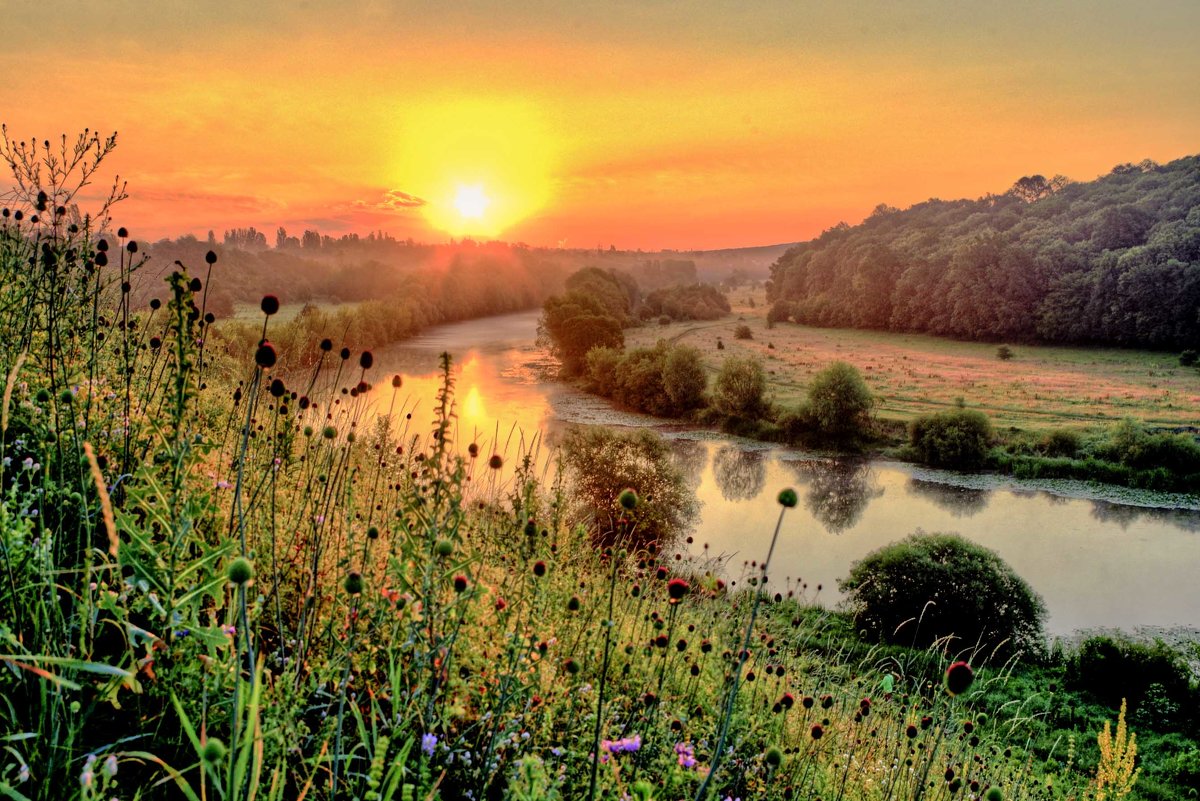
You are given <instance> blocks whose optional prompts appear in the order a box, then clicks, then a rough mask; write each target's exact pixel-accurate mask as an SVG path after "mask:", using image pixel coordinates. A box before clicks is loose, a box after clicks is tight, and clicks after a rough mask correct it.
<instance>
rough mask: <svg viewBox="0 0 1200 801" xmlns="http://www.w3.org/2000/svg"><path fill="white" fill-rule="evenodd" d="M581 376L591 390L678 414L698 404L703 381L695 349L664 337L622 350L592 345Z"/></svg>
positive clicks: (642, 407)
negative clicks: (673, 343)
mask: <svg viewBox="0 0 1200 801" xmlns="http://www.w3.org/2000/svg"><path fill="white" fill-rule="evenodd" d="M585 379H586V386H587V388H588V390H589V391H591V392H595V393H596V394H598V395H602V396H604V397H606V398H612V399H613V400H615V401H616V402H618V403H620V404H621V405H623V406H626V407H628V408H630V409H636V410H637V411H640V412H646V413H647V414H653V415H658V416H663V417H679V416H683V415H686V414H688V413H689V412H690V411H692V410H694V409H698V408H701V407H703V406H704V403H705V396H704V391H705V388H706V386H707V382H708V378H707V376H706V375H705V372H704V366H703V363H702V361H701V358H700V353H699V351H697V350H696V349H695V348H692V347H690V346H687V345H671V344H669V343H667V342H665V341H659V342H658V344H657V345H655V346H654V347H653V348H634V349H633V350H630V351H625V352H622V351H620V350H617V349H616V348H609V347H597V348H593V349H592V350H591V351H589V352H588V355H587V370H586V373H585Z"/></svg>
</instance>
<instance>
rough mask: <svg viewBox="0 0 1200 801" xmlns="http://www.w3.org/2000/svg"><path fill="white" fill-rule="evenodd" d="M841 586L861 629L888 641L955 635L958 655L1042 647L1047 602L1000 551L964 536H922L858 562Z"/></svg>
mask: <svg viewBox="0 0 1200 801" xmlns="http://www.w3.org/2000/svg"><path fill="white" fill-rule="evenodd" d="M838 587H839V589H840V590H841V591H842V592H843V593H846V595H847V598H846V601H845V604H846V606H847V607H848V609H849V611H850V612H851V613H853V615H854V620H855V625H856V626H857V627H858V628H859V629H861V630H864V631H866V632H867V633H868V634H870V635H872V636H874V637H878V638H880V639H883V640H886V641H888V642H892V643H897V644H903V645H914V646H917V647H923V646H928V645H930V644H931V643H933V642H934V641H935V640H938V639H940V638H942V637H948V636H951V635H953V636H954V637H955V638H956V639H955V640H954V641H953V642H952V643H951V644H950V650H952V651H954V650H958V649H961V648H965V647H972V646H975V645H976V644H978V645H980V646H981V647H982V649H983V653H984V654H987V655H991V654H993V653H994V654H997V655H999V656H1007V655H1009V654H1011V653H1013V652H1015V651H1033V652H1040V650H1041V649H1042V623H1043V620H1044V619H1045V616H1046V608H1045V606H1044V604H1043V603H1042V599H1041V598H1040V597H1039V596H1038V595H1037V593H1035V592H1034V591H1033V590H1032V589H1030V587H1029V585H1028V584H1026V583H1025V581H1024V580H1022V579H1021V578H1020V577H1019V576H1018V575H1017V574H1016V573H1014V572H1013V571H1012V568H1010V567H1009V566H1008V564H1006V563H1005V562H1004V560H1003V559H1001V558H1000V557H999V556H998V555H997V554H996V553H995V552H993V551H990V550H988V549H987V548H984V547H983V546H981V545H976V544H975V543H973V542H970V541H969V540H966V539H964V538H962V537H960V536H958V535H956V534H927V533H925V532H922V531H917V532H916V533H915V534H913V535H912V536H910V537H908V538H907V539H905V540H902V541H901V542H897V543H893V544H891V545H887V546H885V547H883V548H880V549H879V550H877V551H874V552H873V553H870V554H868V555H867V556H865V557H864V558H863V559H861V560H859V561H858V562H856V563H855V564H854V565H853V567H851V568H850V575H849V576H848V577H847V578H845V579H842V580H841V581H839V582H838Z"/></svg>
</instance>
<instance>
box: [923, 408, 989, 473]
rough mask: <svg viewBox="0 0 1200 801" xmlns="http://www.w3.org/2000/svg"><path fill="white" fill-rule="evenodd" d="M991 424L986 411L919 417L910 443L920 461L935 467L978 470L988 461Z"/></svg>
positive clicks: (964, 410) (954, 410) (958, 410)
mask: <svg viewBox="0 0 1200 801" xmlns="http://www.w3.org/2000/svg"><path fill="white" fill-rule="evenodd" d="M991 439H992V424H991V423H990V422H989V421H988V419H987V416H986V415H984V414H983V412H978V411H975V410H973V409H953V410H951V411H946V412H939V413H937V414H932V415H922V416H920V417H917V418H916V419H915V420H913V421H912V423H911V424H910V426H909V443H910V445H911V447H912V449H913V452H914V453H915V455H916V457H917V459H918V460H919V461H921V462H923V463H924V464H928V465H932V466H934V467H948V468H951V469H954V470H977V469H979V468H980V467H982V466H983V463H984V460H985V459H986V458H987V454H988V448H989V447H990V444H991Z"/></svg>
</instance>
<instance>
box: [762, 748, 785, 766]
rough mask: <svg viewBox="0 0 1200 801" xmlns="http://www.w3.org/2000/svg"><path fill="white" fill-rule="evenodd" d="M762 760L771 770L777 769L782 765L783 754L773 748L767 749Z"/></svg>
mask: <svg viewBox="0 0 1200 801" xmlns="http://www.w3.org/2000/svg"><path fill="white" fill-rule="evenodd" d="M763 758H764V759H765V760H766V762H767V764H768V765H770V766H771V767H773V768H777V767H779V766H780V765H781V764H783V752H782V751H780V750H779V749H778V748H776V747H775V746H771V747H770V748H768V749H767V753H766V754H765V755H764V757H763Z"/></svg>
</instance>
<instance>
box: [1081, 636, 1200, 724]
mask: <svg viewBox="0 0 1200 801" xmlns="http://www.w3.org/2000/svg"><path fill="white" fill-rule="evenodd" d="M1071 666H1072V670H1071V672H1070V673H1069V674H1068V675H1069V676H1070V684H1071V686H1072V687H1075V688H1077V689H1080V690H1084V691H1086V692H1089V693H1091V694H1092V695H1094V696H1095V697H1096V698H1097V699H1099V700H1100V701H1101V702H1102V703H1104V704H1107V705H1108V706H1110V707H1112V708H1114V709H1115V708H1116V707H1117V706H1118V704H1122V703H1124V702H1125V701H1126V700H1128V702H1129V704H1130V705H1131V707H1132V709H1133V712H1134V714H1139V713H1140V711H1141V708H1142V705H1143V702H1144V700H1145V699H1146V698H1147V697H1148V695H1150V694H1151V688H1156V689H1155V690H1154V692H1157V693H1158V694H1160V695H1161V696H1162V698H1163V700H1164V701H1166V702H1167V703H1169V704H1172V705H1175V706H1176V707H1179V706H1182V707H1185V708H1188V707H1194V705H1195V702H1196V700H1197V699H1196V698H1195V694H1194V693H1193V692H1192V690H1191V687H1190V683H1191V682H1190V680H1191V670H1190V669H1189V668H1188V666H1187V663H1186V662H1185V661H1184V660H1183V658H1182V657H1181V656H1180V655H1179V654H1178V653H1177V652H1175V651H1173V650H1172V649H1170V648H1168V647H1167V646H1166V645H1164V644H1163V643H1162V642H1161V641H1160V642H1156V643H1153V644H1149V645H1148V644H1143V643H1138V642H1133V641H1130V640H1127V639H1118V638H1113V637H1107V636H1097V637H1090V638H1088V639H1087V640H1084V641H1083V643H1081V644H1080V646H1079V650H1078V651H1077V652H1076V654H1075V655H1074V657H1073V658H1072V662H1071ZM1177 722H1178V721H1171V720H1163V719H1161V717H1160V720H1159V724H1160V726H1170V725H1172V724H1173V723H1177Z"/></svg>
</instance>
